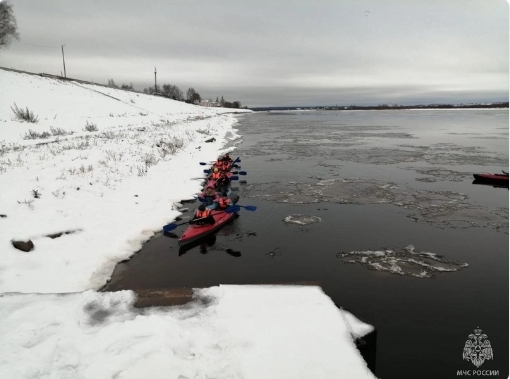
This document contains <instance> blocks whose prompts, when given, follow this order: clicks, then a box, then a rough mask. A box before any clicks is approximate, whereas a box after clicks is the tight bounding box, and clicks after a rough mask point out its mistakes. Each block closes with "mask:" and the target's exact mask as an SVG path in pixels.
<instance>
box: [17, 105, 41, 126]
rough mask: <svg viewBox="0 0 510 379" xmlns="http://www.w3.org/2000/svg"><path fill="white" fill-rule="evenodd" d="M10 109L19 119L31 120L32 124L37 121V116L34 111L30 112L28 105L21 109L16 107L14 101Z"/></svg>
mask: <svg viewBox="0 0 510 379" xmlns="http://www.w3.org/2000/svg"><path fill="white" fill-rule="evenodd" d="M11 109H12V111H13V112H14V115H15V116H16V119H18V120H20V121H26V122H31V123H34V124H35V123H36V122H38V121H39V118H38V117H37V116H36V115H35V114H34V112H32V111H31V110H30V109H28V107H27V108H26V109H22V108H21V109H20V108H18V106H17V105H16V103H14V108H13V107H11Z"/></svg>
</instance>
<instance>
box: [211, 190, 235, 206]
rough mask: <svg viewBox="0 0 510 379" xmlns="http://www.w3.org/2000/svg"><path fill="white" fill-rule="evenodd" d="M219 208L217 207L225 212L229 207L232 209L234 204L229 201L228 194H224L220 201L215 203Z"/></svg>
mask: <svg viewBox="0 0 510 379" xmlns="http://www.w3.org/2000/svg"><path fill="white" fill-rule="evenodd" d="M215 202H216V203H217V204H218V206H217V207H216V208H217V209H220V210H225V209H227V208H228V207H230V206H231V205H233V204H232V200H230V199H229V197H228V195H227V193H226V192H223V193H222V194H221V197H220V199H219V200H218V201H215Z"/></svg>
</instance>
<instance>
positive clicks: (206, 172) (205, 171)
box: [204, 170, 248, 175]
mask: <svg viewBox="0 0 510 379" xmlns="http://www.w3.org/2000/svg"><path fill="white" fill-rule="evenodd" d="M211 172H212V171H211V170H204V174H210V173H211ZM230 173H231V174H239V175H248V173H247V172H246V171H230Z"/></svg>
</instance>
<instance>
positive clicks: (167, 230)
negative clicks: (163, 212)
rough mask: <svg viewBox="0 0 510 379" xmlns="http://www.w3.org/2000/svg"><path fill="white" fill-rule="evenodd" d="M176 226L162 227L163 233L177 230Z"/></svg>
mask: <svg viewBox="0 0 510 379" xmlns="http://www.w3.org/2000/svg"><path fill="white" fill-rule="evenodd" d="M177 226H178V225H177V224H168V225H165V226H163V233H168V232H170V231H172V230H174V229H175V228H177Z"/></svg>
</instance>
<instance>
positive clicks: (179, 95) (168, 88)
mask: <svg viewBox="0 0 510 379" xmlns="http://www.w3.org/2000/svg"><path fill="white" fill-rule="evenodd" d="M108 87H111V88H120V89H124V90H128V91H134V88H133V83H130V84H129V85H128V84H122V85H121V86H118V85H117V84H116V83H115V81H114V80H113V79H108ZM143 92H144V93H147V94H149V95H156V96H162V97H167V98H169V99H173V100H177V101H184V102H186V103H190V104H197V105H204V106H208V107H223V108H242V105H241V102H240V101H234V102H229V101H226V100H225V99H223V96H222V97H221V100H219V99H218V97H216V101H213V100H204V99H202V97H201V96H200V94H199V93H198V92H197V91H195V89H194V88H188V90H187V91H186V98H184V94H183V92H182V91H181V90H180V89H179V87H177V86H174V85H172V84H163V85H161V86H160V85H158V86H157V87H156V88H154V87H148V88H144V89H143Z"/></svg>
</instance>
